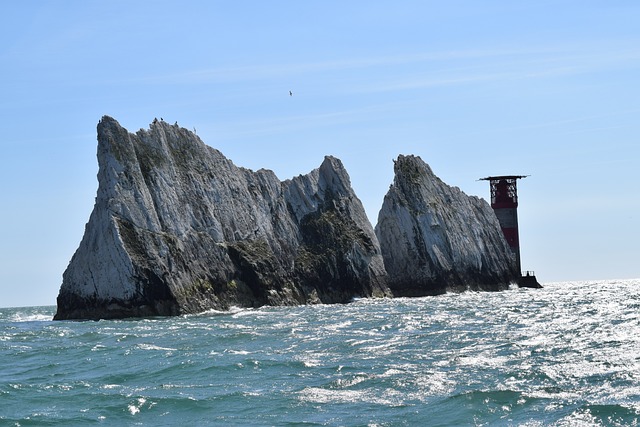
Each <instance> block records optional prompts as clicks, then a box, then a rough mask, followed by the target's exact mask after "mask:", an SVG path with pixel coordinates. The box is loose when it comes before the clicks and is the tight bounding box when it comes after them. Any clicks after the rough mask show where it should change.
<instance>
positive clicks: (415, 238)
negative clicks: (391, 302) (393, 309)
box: [375, 156, 519, 296]
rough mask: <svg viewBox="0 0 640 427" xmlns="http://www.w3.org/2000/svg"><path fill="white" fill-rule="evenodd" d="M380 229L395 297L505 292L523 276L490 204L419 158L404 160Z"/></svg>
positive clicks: (387, 198)
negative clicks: (446, 180) (440, 175)
mask: <svg viewBox="0 0 640 427" xmlns="http://www.w3.org/2000/svg"><path fill="white" fill-rule="evenodd" d="M394 171H395V178H394V182H393V185H392V186H391V188H390V189H389V191H388V193H387V194H386V196H385V198H384V202H383V205H382V208H381V210H380V214H379V216H378V224H377V225H376V228H375V231H376V235H377V237H378V240H379V242H380V247H381V250H382V256H383V258H384V264H385V268H386V271H387V275H388V277H387V278H388V281H387V283H388V285H389V287H390V288H391V290H392V292H393V294H394V295H396V296H424V295H435V294H440V293H444V292H446V291H460V290H466V289H477V290H500V289H504V288H506V287H508V286H509V284H510V283H511V282H514V281H515V280H516V279H517V277H519V276H518V272H517V271H516V263H515V258H514V255H513V253H512V251H511V249H510V248H509V246H508V245H507V242H506V240H505V239H504V236H503V234H502V231H501V230H500V224H499V223H498V220H497V218H496V216H495V214H494V212H493V210H492V209H491V207H490V206H489V204H488V203H487V202H486V201H484V200H482V199H479V198H477V197H473V196H467V195H466V194H464V193H463V192H462V191H460V189H459V188H457V187H450V186H448V185H447V184H445V183H443V182H442V181H441V180H440V179H439V178H438V177H436V176H435V175H434V174H433V172H432V171H431V168H429V166H428V165H427V164H426V163H425V162H423V161H422V159H420V157H416V156H399V157H398V159H397V160H396V161H395V165H394Z"/></svg>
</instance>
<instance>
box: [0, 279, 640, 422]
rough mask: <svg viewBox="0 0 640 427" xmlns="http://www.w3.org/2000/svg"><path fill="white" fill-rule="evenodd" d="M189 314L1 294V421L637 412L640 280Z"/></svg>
mask: <svg viewBox="0 0 640 427" xmlns="http://www.w3.org/2000/svg"><path fill="white" fill-rule="evenodd" d="M543 285H544V288H543V289H520V288H512V289H509V290H506V291H503V292H464V293H460V294H446V295H440V296H436V297H426V298H397V299H358V300H355V301H353V302H352V303H349V304H344V305H312V306H299V307H262V308H257V309H240V308H237V309H233V310H231V311H229V312H206V313H202V314H199V315H189V316H180V317H158V318H146V319H137V320H136V319H132V320H108V321H107V320H105V321H55V322H54V321H52V320H51V319H52V317H53V315H54V313H55V307H52V306H50V307H29V308H3V309H0V425H2V426H85V425H86V426H91V425H98V426H99V425H104V426H208V425H212V426H217V425H219V426H637V425H638V424H639V423H640V280H620V281H613V280H612V281H585V282H563V283H545V284H543Z"/></svg>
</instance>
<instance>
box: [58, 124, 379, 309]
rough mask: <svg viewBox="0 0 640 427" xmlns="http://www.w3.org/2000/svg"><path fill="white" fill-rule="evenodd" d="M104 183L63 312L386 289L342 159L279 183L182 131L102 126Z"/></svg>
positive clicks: (345, 296)
mask: <svg viewBox="0 0 640 427" xmlns="http://www.w3.org/2000/svg"><path fill="white" fill-rule="evenodd" d="M98 164H99V171H98V183H99V186H98V192H97V197H96V201H95V206H94V209H93V212H92V213H91V216H90V219H89V222H88V223H87V225H86V228H85V233H84V236H83V239H82V241H81V243H80V246H79V248H78V250H77V251H76V253H75V254H74V256H73V258H72V259H71V261H70V263H69V266H68V267H67V269H66V271H65V272H64V275H63V283H62V286H61V288H60V293H59V296H58V301H57V302H58V310H57V313H56V315H55V319H99V318H122V317H132V316H153V315H178V314H184V313H196V312H201V311H204V310H207V309H228V308H229V307H230V306H232V305H237V306H249V307H251V306H261V305H265V304H271V305H286V304H303V303H316V302H323V303H336V302H348V301H350V300H351V299H353V298H354V297H369V296H386V295H390V292H389V289H388V288H387V286H386V282H385V280H386V276H385V270H384V265H383V260H382V256H381V254H380V247H379V244H378V241H377V238H376V236H375V234H374V231H373V228H372V227H371V224H370V223H369V221H368V220H367V217H366V215H365V212H364V208H363V206H362V204H361V202H360V200H359V199H358V198H357V197H356V195H355V194H354V192H353V190H352V189H351V185H350V181H349V176H348V175H347V172H346V171H345V169H344V167H343V165H342V163H341V162H340V161H339V160H338V159H335V158H333V157H326V158H325V160H324V162H323V163H322V165H321V166H320V167H319V168H318V169H316V170H314V171H312V172H311V173H309V174H307V175H304V176H298V177H296V178H294V179H291V180H287V181H284V182H281V181H280V180H279V179H278V178H277V177H276V175H275V174H274V173H273V172H271V171H269V170H262V169H261V170H259V171H256V172H254V171H251V170H248V169H244V168H240V167H237V166H235V165H234V164H233V163H232V162H231V161H230V160H228V159H226V158H225V157H224V156H223V155H222V154H221V153H220V152H219V151H217V150H215V149H213V148H211V147H208V146H206V145H205V144H204V143H202V141H200V139H199V138H198V137H197V136H196V135H194V134H193V133H191V132H189V131H188V130H186V129H183V128H180V127H178V126H177V125H169V124H167V123H165V122H163V121H157V120H154V122H153V123H152V125H151V126H150V129H149V130H142V129H141V130H140V131H138V132H137V133H135V134H133V133H129V132H128V131H127V130H126V129H124V128H122V127H121V126H120V125H119V124H118V123H117V122H116V121H115V120H114V119H112V118H110V117H106V116H105V117H103V118H102V120H101V121H100V123H99V125H98Z"/></svg>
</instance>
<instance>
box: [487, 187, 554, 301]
mask: <svg viewBox="0 0 640 427" xmlns="http://www.w3.org/2000/svg"><path fill="white" fill-rule="evenodd" d="M526 177H527V175H502V176H489V177H486V178H480V180H481V181H489V185H490V189H491V207H492V208H493V212H494V213H495V214H496V217H497V218H498V222H500V228H501V229H502V234H504V237H505V239H506V240H507V243H508V244H509V247H511V250H512V251H513V253H514V255H515V257H516V265H517V268H518V272H519V273H520V279H519V280H518V285H519V286H520V287H527V288H541V287H542V286H540V284H539V283H538V281H537V280H536V277H535V274H534V273H533V272H531V271H527V272H526V273H524V274H523V273H522V265H521V263H520V236H519V234H518V188H517V185H516V183H517V181H518V180H519V179H522V178H526Z"/></svg>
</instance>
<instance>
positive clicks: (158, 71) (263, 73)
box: [0, 0, 640, 307]
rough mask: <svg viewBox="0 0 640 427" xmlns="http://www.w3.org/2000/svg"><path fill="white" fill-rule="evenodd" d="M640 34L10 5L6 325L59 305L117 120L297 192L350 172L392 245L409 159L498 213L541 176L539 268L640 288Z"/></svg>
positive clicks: (84, 1)
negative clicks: (334, 166)
mask: <svg viewBox="0 0 640 427" xmlns="http://www.w3.org/2000/svg"><path fill="white" fill-rule="evenodd" d="M639 21H640V2H637V1H635V0H611V1H594V0H549V1H547V0H537V1H535V2H532V1H507V0H501V1H498V0H484V1H477V0H451V1H430V0H415V1H412V0H398V1H393V2H391V1H376V0H368V1H359V0H351V1H344V0H339V1H336V0H323V1H319V0H318V1H313V0H309V1H282V0H280V1H279V0H274V1H269V2H266V1H233V2H230V1H206V0H203V1H195V0H181V1H179V2H178V1H160V0H159V1H144V0H140V1H135V2H132V1H128V0H127V1H122V0H110V1H109V2H105V1H93V0H81V1H74V0H66V1H64V2H50V1H44V0H43V1H37V0H33V1H20V2H17V1H15V2H2V4H1V5H0V36H1V40H2V43H0V94H1V96H0V153H1V157H0V194H1V195H2V196H1V197H2V199H1V200H2V206H1V209H0V307H14V306H36V305H54V304H55V298H56V296H57V294H58V291H59V289H60V285H61V283H62V273H63V272H64V270H65V268H66V266H67V265H68V263H69V260H70V259H71V256H72V255H73V253H74V252H75V250H76V248H77V247H78V245H79V243H80V240H81V238H82V235H83V233H84V227H85V224H86V222H87V221H88V219H89V215H90V213H91V210H92V208H93V203H94V198H95V195H96V190H97V184H98V183H97V179H96V174H97V171H98V165H97V160H96V148H97V141H96V125H97V123H98V121H99V120H100V118H101V117H102V116H103V115H109V116H111V117H113V118H115V119H116V120H118V121H119V123H120V124H121V125H122V126H124V127H126V128H127V129H128V130H129V131H131V132H135V131H137V130H138V129H141V128H144V129H146V128H148V127H149V124H150V123H151V122H152V121H153V119H154V118H156V117H157V118H161V117H162V118H164V120H165V121H167V122H169V123H175V122H177V123H178V124H179V125H181V126H183V127H185V128H187V129H190V130H194V131H195V132H196V133H197V134H198V136H200V138H201V139H202V140H203V141H204V142H205V143H207V144H208V145H210V146H212V147H214V148H217V149H218V150H220V151H221V152H222V153H223V154H224V155H225V156H227V157H228V158H230V159H231V160H232V161H233V162H234V163H235V164H236V165H238V166H243V167H246V168H250V169H254V170H257V169H260V168H266V169H271V170H273V171H274V172H275V173H276V175H277V176H278V177H279V178H280V179H281V180H285V179H288V178H291V177H294V176H296V175H299V174H306V173H308V172H310V171H311V170H313V169H315V168H317V167H318V166H319V165H320V164H321V163H322V160H323V158H324V156H325V155H333V156H335V157H338V158H339V159H341V160H342V162H343V163H344V165H345V167H346V168H347V171H348V172H349V175H350V177H351V183H352V186H353V188H354V190H355V192H356V194H357V195H358V196H359V197H360V199H361V200H362V202H363V204H364V206H365V209H366V211H367V215H368V216H369V219H370V220H371V222H372V224H374V225H375V223H376V221H377V216H378V211H379V209H380V207H381V205H382V200H383V198H384V195H385V193H386V192H387V190H388V188H389V185H390V184H391V183H392V181H393V159H395V158H396V157H397V156H398V155H399V154H414V155H417V156H420V157H421V158H422V159H423V160H424V161H425V162H427V163H428V164H429V165H430V166H431V168H432V169H433V171H434V172H435V173H436V175H438V176H439V177H440V178H441V179H442V180H443V181H444V182H446V183H447V184H449V185H452V186H457V187H459V188H460V189H461V190H462V191H464V192H465V193H466V194H469V195H474V196H479V197H482V198H484V199H488V198H489V188H488V183H487V182H486V181H478V179H479V178H482V177H485V176H489V175H503V174H504V175H529V176H528V177H527V178H526V179H523V180H520V181H518V190H519V201H520V206H519V223H520V244H521V255H522V266H523V269H525V270H534V271H535V272H536V275H537V277H538V280H539V281H540V282H541V283H543V284H544V283H545V282H560V281H573V280H603V279H627V278H638V277H640V262H638V261H639V260H640V245H639V243H638V242H640V197H639V195H640V177H639V175H638V166H639V163H640V141H639V140H638V139H639V138H638V137H639V135H640V120H639V119H638V118H639V116H640V25H638V22H639ZM290 90H291V91H292V92H293V96H289V91H290Z"/></svg>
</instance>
